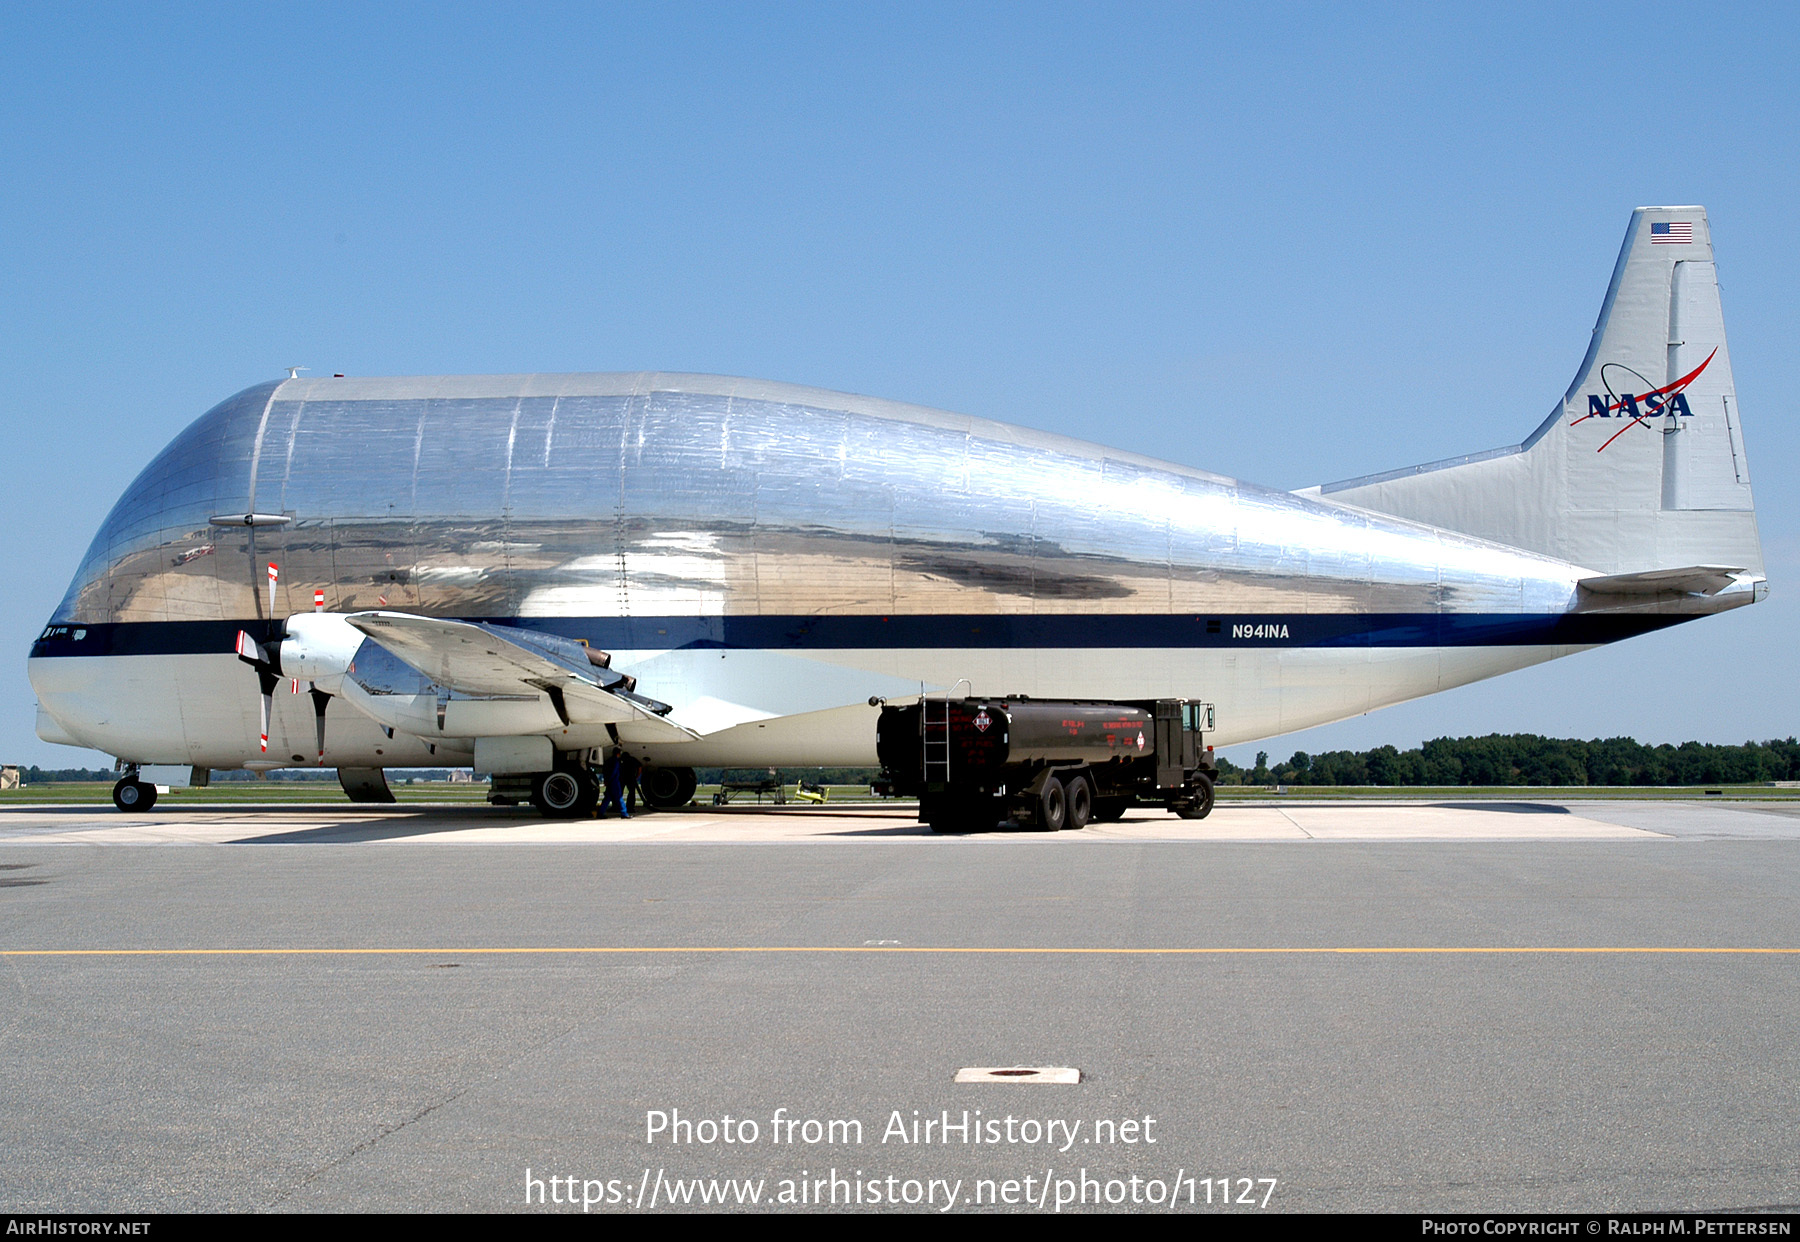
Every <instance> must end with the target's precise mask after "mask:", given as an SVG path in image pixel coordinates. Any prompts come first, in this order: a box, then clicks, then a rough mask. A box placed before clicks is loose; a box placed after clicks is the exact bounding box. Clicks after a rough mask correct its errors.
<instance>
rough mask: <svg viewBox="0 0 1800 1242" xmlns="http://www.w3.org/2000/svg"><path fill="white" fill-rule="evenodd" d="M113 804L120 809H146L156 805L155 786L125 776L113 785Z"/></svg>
mask: <svg viewBox="0 0 1800 1242" xmlns="http://www.w3.org/2000/svg"><path fill="white" fill-rule="evenodd" d="M113 805H114V806H116V807H118V808H119V809H120V810H121V811H148V810H149V809H150V808H151V807H153V806H155V805H156V786H155V785H146V784H144V783H143V782H142V781H134V780H132V779H131V778H130V777H129V776H127V777H125V778H124V779H123V780H121V781H120V782H119V783H118V784H117V785H114V786H113Z"/></svg>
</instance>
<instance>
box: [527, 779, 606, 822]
mask: <svg viewBox="0 0 1800 1242" xmlns="http://www.w3.org/2000/svg"><path fill="white" fill-rule="evenodd" d="M531 805H532V806H535V807H536V808H537V809H538V810H539V812H541V813H542V814H543V815H544V816H545V817H546V818H549V819H586V818H587V817H588V816H590V815H592V814H593V813H594V808H595V807H597V806H599V805H600V782H599V780H598V779H597V778H596V777H595V776H594V773H593V772H592V771H591V770H590V769H588V768H587V767H585V766H583V767H573V768H558V769H557V770H556V771H554V772H541V773H539V774H538V775H537V776H536V777H534V778H533V779H532V782H531Z"/></svg>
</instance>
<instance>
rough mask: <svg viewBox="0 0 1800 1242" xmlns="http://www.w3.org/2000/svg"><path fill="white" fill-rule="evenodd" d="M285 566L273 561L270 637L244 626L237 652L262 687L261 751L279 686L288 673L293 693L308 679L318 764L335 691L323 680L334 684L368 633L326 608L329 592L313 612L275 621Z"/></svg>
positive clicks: (318, 596)
mask: <svg viewBox="0 0 1800 1242" xmlns="http://www.w3.org/2000/svg"><path fill="white" fill-rule="evenodd" d="M280 575H281V570H280V567H279V566H277V565H275V564H274V563H273V562H271V563H270V564H269V616H270V618H271V620H270V622H269V637H268V638H267V639H266V640H265V641H264V642H260V643H259V642H257V641H256V640H255V639H254V638H252V637H250V635H249V634H248V633H247V632H246V631H244V630H239V631H238V636H237V657H238V659H240V660H242V661H243V662H244V663H246V664H248V665H250V667H252V668H254V669H255V670H256V676H257V683H258V685H259V687H260V688H261V690H262V733H261V735H260V742H261V745H262V752H263V753H264V754H265V755H266V754H268V753H269V721H270V717H271V716H272V714H273V710H274V706H275V702H274V694H275V687H276V686H277V685H278V684H279V683H280V682H281V680H282V679H283V678H284V677H285V678H287V679H289V680H290V681H291V683H292V693H294V694H299V693H300V683H301V682H302V681H304V682H306V690H307V693H308V694H309V695H310V696H311V698H312V704H313V728H314V732H315V735H316V736H317V738H318V744H319V752H318V762H319V766H321V767H323V766H324V764H325V709H326V707H327V706H329V705H330V703H331V699H332V695H331V691H330V690H328V689H324V688H322V687H321V686H320V684H319V683H320V682H321V681H323V682H325V683H327V684H328V685H333V686H335V684H336V681H337V678H339V677H341V676H342V675H343V674H344V672H345V671H346V670H347V669H348V668H349V666H350V661H351V660H352V659H353V658H354V657H355V655H356V649H357V647H359V646H360V645H361V644H362V641H363V636H362V634H360V633H358V632H357V631H356V630H354V629H352V628H351V627H350V626H349V625H347V624H345V622H344V620H343V618H342V617H341V616H337V615H335V614H331V613H327V612H326V611H325V592H324V591H323V590H315V591H313V611H312V615H310V616H309V615H307V614H305V613H298V614H296V615H294V616H291V617H288V618H287V619H286V620H285V621H276V620H274V619H273V618H274V616H275V588H276V585H277V583H278V582H279V581H280Z"/></svg>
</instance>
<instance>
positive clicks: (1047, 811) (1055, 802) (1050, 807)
mask: <svg viewBox="0 0 1800 1242" xmlns="http://www.w3.org/2000/svg"><path fill="white" fill-rule="evenodd" d="M1037 811H1038V813H1037V826H1038V830H1039V831H1040V832H1059V831H1061V829H1062V826H1063V825H1064V824H1065V823H1067V822H1068V820H1069V797H1068V793H1067V792H1066V791H1065V790H1064V789H1063V783H1062V782H1061V781H1059V780H1057V779H1056V778H1055V777H1054V776H1052V777H1049V778H1048V779H1046V780H1045V781H1044V788H1043V791H1042V792H1041V793H1039V794H1038V806H1037Z"/></svg>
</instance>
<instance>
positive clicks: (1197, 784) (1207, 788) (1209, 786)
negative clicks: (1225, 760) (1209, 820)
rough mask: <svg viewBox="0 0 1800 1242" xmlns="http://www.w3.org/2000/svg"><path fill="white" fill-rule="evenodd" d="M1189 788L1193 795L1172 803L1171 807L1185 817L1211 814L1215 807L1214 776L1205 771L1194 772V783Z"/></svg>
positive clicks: (1199, 817) (1192, 817) (1191, 817)
mask: <svg viewBox="0 0 1800 1242" xmlns="http://www.w3.org/2000/svg"><path fill="white" fill-rule="evenodd" d="M1188 788H1189V789H1190V790H1191V791H1192V796H1191V797H1188V798H1185V799H1183V800H1182V801H1180V802H1176V803H1172V804H1171V806H1170V809H1171V810H1173V811H1174V812H1175V814H1177V815H1179V816H1181V818H1183V819H1205V818H1206V817H1207V816H1208V815H1211V814H1212V809H1213V783H1212V777H1210V776H1208V775H1207V774H1206V773H1204V772H1196V773H1194V783H1193V784H1192V785H1190V786H1188Z"/></svg>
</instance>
